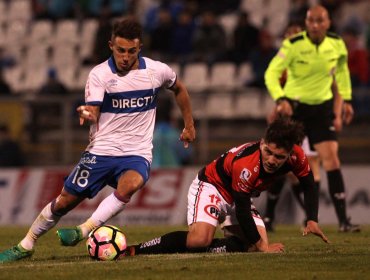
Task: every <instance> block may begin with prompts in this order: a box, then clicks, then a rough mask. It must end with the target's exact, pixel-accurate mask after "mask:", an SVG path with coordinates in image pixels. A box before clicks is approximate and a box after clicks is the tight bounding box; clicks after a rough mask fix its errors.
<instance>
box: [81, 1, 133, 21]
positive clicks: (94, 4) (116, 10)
mask: <svg viewBox="0 0 370 280" xmlns="http://www.w3.org/2000/svg"><path fill="white" fill-rule="evenodd" d="M127 2H128V0H90V1H88V7H87V9H88V11H89V15H90V16H93V17H100V16H101V15H102V11H104V13H106V11H108V14H109V16H110V17H120V16H123V15H124V14H125V12H126V11H127V9H128V3H127Z"/></svg>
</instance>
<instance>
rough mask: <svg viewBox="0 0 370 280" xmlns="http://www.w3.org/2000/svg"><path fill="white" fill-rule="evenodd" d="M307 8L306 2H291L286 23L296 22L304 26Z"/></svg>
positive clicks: (305, 0) (302, 0)
mask: <svg viewBox="0 0 370 280" xmlns="http://www.w3.org/2000/svg"><path fill="white" fill-rule="evenodd" d="M308 8H309V3H308V0H292V1H291V3H290V11H289V19H288V22H297V23H298V24H299V25H301V26H304V19H305V18H306V13H307V10H308Z"/></svg>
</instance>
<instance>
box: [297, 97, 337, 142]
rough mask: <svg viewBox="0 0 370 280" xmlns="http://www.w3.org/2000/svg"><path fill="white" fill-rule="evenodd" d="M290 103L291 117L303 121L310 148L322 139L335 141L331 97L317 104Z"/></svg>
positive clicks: (335, 134)
mask: <svg viewBox="0 0 370 280" xmlns="http://www.w3.org/2000/svg"><path fill="white" fill-rule="evenodd" d="M291 104H292V105H293V109H294V114H293V119H295V120H297V121H300V122H302V123H303V125H304V129H305V133H306V135H307V137H308V140H309V142H310V147H311V149H313V145H314V144H317V143H320V142H323V141H330V140H334V141H337V133H336V131H335V127H334V125H333V120H334V117H335V115H334V111H333V99H331V100H328V101H325V102H324V103H322V104H319V105H307V104H303V103H299V102H295V101H292V103H291Z"/></svg>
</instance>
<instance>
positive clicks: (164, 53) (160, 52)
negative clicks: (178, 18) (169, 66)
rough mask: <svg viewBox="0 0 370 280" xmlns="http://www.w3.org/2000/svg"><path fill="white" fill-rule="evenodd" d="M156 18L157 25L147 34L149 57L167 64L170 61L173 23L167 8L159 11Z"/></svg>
mask: <svg viewBox="0 0 370 280" xmlns="http://www.w3.org/2000/svg"><path fill="white" fill-rule="evenodd" d="M157 17H158V24H157V26H156V27H154V28H153V29H152V30H151V31H150V33H149V37H150V50H151V52H152V54H151V56H152V57H153V59H156V60H162V61H164V62H167V61H169V60H170V58H169V54H170V52H171V43H172V39H171V38H172V32H173V21H172V17H171V14H170V12H169V10H167V8H161V9H159V10H158V15H157Z"/></svg>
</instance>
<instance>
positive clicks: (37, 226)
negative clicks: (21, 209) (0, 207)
mask: <svg viewBox="0 0 370 280" xmlns="http://www.w3.org/2000/svg"><path fill="white" fill-rule="evenodd" d="M59 219H60V216H56V215H54V214H53V213H52V212H51V202H50V203H49V204H48V205H46V206H45V207H44V209H42V211H41V213H40V214H39V215H38V216H37V218H36V220H35V221H34V222H33V224H32V225H31V227H30V229H29V230H28V232H27V235H26V236H25V237H24V238H23V239H22V241H21V242H20V244H21V246H22V247H23V248H24V249H26V250H32V249H33V247H34V246H35V243H36V241H37V239H38V238H39V237H40V236H41V235H43V234H44V233H46V232H48V231H49V230H50V229H51V228H52V227H54V226H55V225H56V224H57V223H58V221H59Z"/></svg>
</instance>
